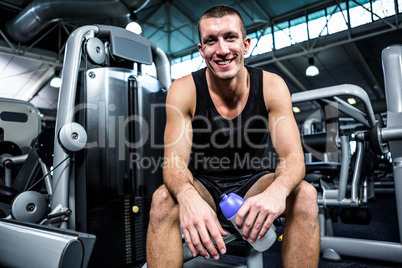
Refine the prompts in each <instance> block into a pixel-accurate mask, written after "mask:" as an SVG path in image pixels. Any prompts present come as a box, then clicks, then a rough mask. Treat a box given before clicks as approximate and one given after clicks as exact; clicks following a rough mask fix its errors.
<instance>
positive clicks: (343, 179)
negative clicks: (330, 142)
mask: <svg viewBox="0 0 402 268" xmlns="http://www.w3.org/2000/svg"><path fill="white" fill-rule="evenodd" d="M340 139H341V153H342V159H341V161H342V162H341V172H340V175H339V188H338V189H339V190H338V201H341V200H343V199H344V198H345V197H346V186H347V183H348V178H349V159H350V155H349V137H348V136H341V137H340Z"/></svg>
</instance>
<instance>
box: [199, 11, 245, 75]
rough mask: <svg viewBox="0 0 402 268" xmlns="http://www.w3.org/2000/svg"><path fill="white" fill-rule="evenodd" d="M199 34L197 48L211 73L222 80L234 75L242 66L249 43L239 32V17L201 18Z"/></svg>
mask: <svg viewBox="0 0 402 268" xmlns="http://www.w3.org/2000/svg"><path fill="white" fill-rule="evenodd" d="M200 35H201V44H198V50H199V51H200V53H201V56H202V57H203V58H204V60H205V63H206V64H207V66H208V68H209V70H210V71H211V72H212V74H214V75H215V76H216V77H217V78H220V79H224V80H227V79H233V78H234V77H236V75H237V74H238V73H239V71H240V70H241V68H242V67H243V66H244V55H245V54H247V51H248V49H249V47H250V43H251V39H250V38H248V37H243V35H242V33H241V30H240V18H239V17H238V16H236V15H227V16H224V17H222V18H207V19H202V20H201V21H200Z"/></svg>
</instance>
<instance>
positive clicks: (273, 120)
mask: <svg viewBox="0 0 402 268" xmlns="http://www.w3.org/2000/svg"><path fill="white" fill-rule="evenodd" d="M265 80H269V81H270V82H267V84H268V85H270V86H271V87H272V88H275V94H272V93H271V94H270V90H265V91H264V94H265V96H264V98H265V99H266V102H267V106H268V114H269V128H270V133H271V139H272V143H273V145H274V147H275V151H276V153H277V154H278V156H279V159H280V164H279V165H278V167H277V168H276V170H275V181H274V182H273V184H272V185H271V188H275V190H278V191H280V192H283V193H284V194H285V195H286V197H287V196H288V195H289V194H290V193H291V192H292V191H293V189H294V188H296V187H297V186H298V185H299V183H300V182H301V181H302V180H303V178H304V175H305V164H304V155H303V150H302V146H301V141H300V133H299V129H298V127H297V124H296V121H295V118H294V116H293V112H292V102H291V98H290V93H289V90H288V88H287V86H286V84H285V82H284V81H283V80H282V79H281V78H279V77H278V76H275V75H272V74H266V75H265ZM265 80H264V82H265ZM272 190H274V189H272Z"/></svg>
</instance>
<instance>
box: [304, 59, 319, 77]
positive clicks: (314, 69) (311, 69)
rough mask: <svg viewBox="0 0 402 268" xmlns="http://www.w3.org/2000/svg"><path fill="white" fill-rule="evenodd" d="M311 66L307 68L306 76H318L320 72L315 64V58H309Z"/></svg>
mask: <svg viewBox="0 0 402 268" xmlns="http://www.w3.org/2000/svg"><path fill="white" fill-rule="evenodd" d="M308 64H309V66H308V67H307V69H306V76H317V75H319V74H320V71H319V70H318V68H317V66H315V65H314V58H309V59H308Z"/></svg>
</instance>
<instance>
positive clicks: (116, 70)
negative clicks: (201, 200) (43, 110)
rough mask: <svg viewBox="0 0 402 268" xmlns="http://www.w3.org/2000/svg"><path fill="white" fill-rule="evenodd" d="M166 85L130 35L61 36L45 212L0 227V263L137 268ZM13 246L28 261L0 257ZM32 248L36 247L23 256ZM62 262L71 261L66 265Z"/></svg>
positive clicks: (97, 30) (156, 54)
mask: <svg viewBox="0 0 402 268" xmlns="http://www.w3.org/2000/svg"><path fill="white" fill-rule="evenodd" d="M143 64H147V65H151V64H154V65H155V68H156V74H157V78H153V77H151V76H148V75H144V74H142V72H141V70H142V65H143ZM170 83H171V80H170V64H169V61H168V59H167V57H166V55H165V54H164V52H163V51H162V50H161V49H159V48H158V47H157V46H156V45H154V44H153V43H152V42H150V41H149V40H147V39H145V38H143V37H141V36H139V35H136V34H134V33H132V32H129V31H127V30H124V29H121V28H118V27H113V26H105V25H93V26H83V27H80V28H78V29H76V30H75V31H74V32H73V33H72V34H71V35H70V37H69V38H68V40H67V43H66V52H65V55H64V63H63V69H62V84H61V87H60V92H59V102H58V110H57V118H56V127H55V135H54V137H55V138H54V148H53V149H54V156H53V170H52V178H51V185H50V189H48V191H49V192H50V193H51V195H49V200H48V201H49V202H48V203H46V204H45V206H46V210H47V212H46V215H45V217H44V218H43V219H42V220H41V221H40V222H38V223H32V222H31V223H27V222H24V221H22V220H18V219H16V218H13V219H6V220H1V221H0V223H1V224H0V233H4V234H5V233H7V240H13V243H12V245H11V248H10V246H6V245H5V244H4V246H2V247H0V255H1V256H9V257H2V258H0V265H5V266H21V265H22V264H23V263H25V264H27V263H28V261H29V264H30V267H46V266H49V265H50V266H52V267H67V266H68V267H75V266H77V267H80V266H82V267H86V266H90V267H95V266H99V265H101V266H109V267H116V266H119V267H124V266H133V265H136V264H139V263H142V262H144V260H145V235H146V226H147V224H148V212H149V207H150V202H151V196H152V193H153V192H154V191H155V190H156V188H157V187H159V185H160V184H161V183H162V166H163V131H164V125H165V106H164V104H165V99H166V93H167V89H168V88H169V86H170ZM49 174H51V173H50V172H49V173H48V174H45V176H44V177H47V176H46V175H49ZM26 193H27V192H24V193H21V195H24V194H25V195H27V194H26ZM25 202H27V204H26V206H28V205H31V206H32V205H33V206H34V207H36V206H37V207H41V206H43V205H42V204H41V203H33V204H31V203H29V202H31V200H28V199H27V200H26V201H25ZM28 203H29V204H28ZM26 230H28V231H26ZM21 232H26V233H27V235H23V236H21V235H19V234H20V233H21ZM43 232H45V233H48V232H50V233H52V236H43ZM28 234H29V235H28ZM60 236H62V238H59V237H60ZM95 239H96V243H95ZM54 240H57V241H59V242H60V243H59V244H57V243H56V241H54ZM22 244H24V248H23V249H24V252H32V253H33V254H32V255H29V256H28V255H27V256H26V258H25V257H21V255H19V256H20V257H19V259H18V258H15V254H14V255H12V254H11V255H5V254H6V252H9V251H10V250H11V251H12V252H17V253H18V252H20V251H19V250H20V247H19V245H22ZM56 244H57V245H56ZM35 245H38V249H37V250H36V249H32V250H30V248H31V247H34V246H35ZM44 245H47V246H44ZM52 245H53V246H52ZM41 246H43V247H41ZM49 250H54V251H57V254H55V255H54V256H56V257H55V260H49V259H48V258H44V257H43V256H44V255H46V254H48V252H47V251H49ZM3 253H4V254H3ZM71 257H74V258H78V260H76V261H74V262H73V263H72V262H71V261H70V262H68V261H66V260H67V259H69V258H71ZM50 261H51V262H52V263H58V265H54V266H53V265H52V264H51V263H50ZM53 261H54V262H53Z"/></svg>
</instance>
